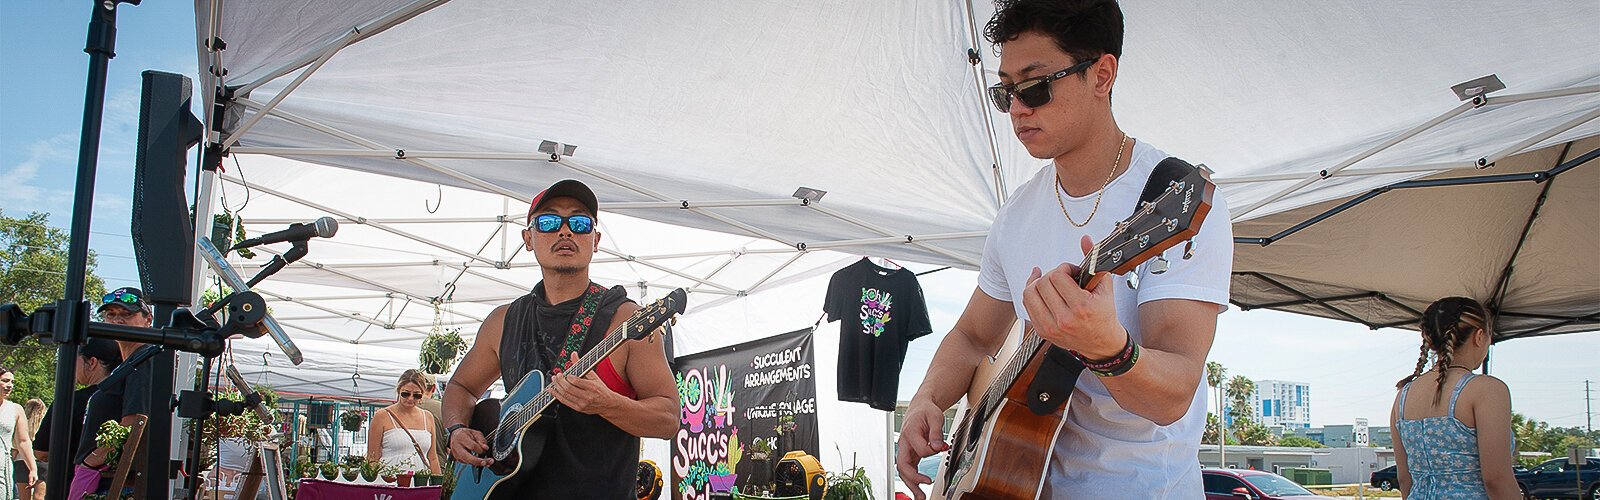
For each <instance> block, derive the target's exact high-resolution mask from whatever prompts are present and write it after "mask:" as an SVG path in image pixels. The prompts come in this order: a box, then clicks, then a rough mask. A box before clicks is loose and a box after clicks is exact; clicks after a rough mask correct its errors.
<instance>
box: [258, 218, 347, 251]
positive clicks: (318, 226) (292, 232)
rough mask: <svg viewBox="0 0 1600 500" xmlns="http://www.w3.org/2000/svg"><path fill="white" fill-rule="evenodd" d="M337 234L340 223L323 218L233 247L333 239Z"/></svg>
mask: <svg viewBox="0 0 1600 500" xmlns="http://www.w3.org/2000/svg"><path fill="white" fill-rule="evenodd" d="M337 232H339V221H336V220H333V217H323V218H321V219H317V220H315V221H312V222H311V223H310V224H301V223H299V222H296V223H294V224H290V225H289V229H285V230H282V231H277V232H272V233H267V234H263V235H261V236H257V237H255V238H250V239H248V240H244V241H241V242H239V244H237V245H234V246H233V250H238V249H241V248H250V247H253V246H256V245H269V244H273V243H282V242H285V241H305V240H309V239H311V237H313V236H317V237H322V238H332V237H333V234H334V233H337Z"/></svg>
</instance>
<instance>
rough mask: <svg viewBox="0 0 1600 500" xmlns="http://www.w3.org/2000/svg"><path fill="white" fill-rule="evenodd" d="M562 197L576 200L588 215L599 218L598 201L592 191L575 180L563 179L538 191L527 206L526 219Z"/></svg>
mask: <svg viewBox="0 0 1600 500" xmlns="http://www.w3.org/2000/svg"><path fill="white" fill-rule="evenodd" d="M563 196H567V197H571V198H573V199H575V200H578V203H582V204H583V207H584V208H587V209H589V215H593V216H595V217H599V216H600V201H599V200H598V199H596V198H595V197H594V191H593V190H590V189H589V186H587V185H585V184H584V183H583V182H582V181H579V180H577V179H563V180H560V181H556V183H555V184H551V185H550V187H547V188H545V189H544V191H540V192H539V194H538V195H537V196H534V197H533V203H529V204H528V218H529V219H532V218H533V214H534V213H535V212H538V211H539V209H540V208H541V207H543V206H544V204H545V203H547V202H549V201H550V200H554V199H556V198H560V197H563Z"/></svg>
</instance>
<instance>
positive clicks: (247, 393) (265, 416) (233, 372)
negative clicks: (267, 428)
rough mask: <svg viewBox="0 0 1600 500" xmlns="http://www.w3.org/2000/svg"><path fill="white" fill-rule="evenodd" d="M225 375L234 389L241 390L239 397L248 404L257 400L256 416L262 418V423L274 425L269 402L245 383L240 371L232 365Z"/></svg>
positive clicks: (225, 371)
mask: <svg viewBox="0 0 1600 500" xmlns="http://www.w3.org/2000/svg"><path fill="white" fill-rule="evenodd" d="M224 373H227V375H228V381H230V382H233V387H234V388H235V389H238V390H239V395H240V396H244V400H245V402H247V403H248V402H249V401H250V400H252V399H254V400H255V410H256V415H258V416H260V417H261V421H262V422H266V423H269V424H270V423H273V420H274V419H273V416H272V410H269V409H267V402H266V401H263V400H262V399H261V396H260V395H258V394H256V390H255V389H252V388H251V387H250V383H248V382H245V381H244V376H243V375H240V374H239V370H238V369H237V368H234V367H233V365H231V364H230V365H228V368H227V369H226V370H224Z"/></svg>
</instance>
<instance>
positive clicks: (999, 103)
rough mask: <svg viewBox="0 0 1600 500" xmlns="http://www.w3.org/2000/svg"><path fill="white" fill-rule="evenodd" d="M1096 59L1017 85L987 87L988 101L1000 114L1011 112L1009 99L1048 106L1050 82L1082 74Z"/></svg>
mask: <svg viewBox="0 0 1600 500" xmlns="http://www.w3.org/2000/svg"><path fill="white" fill-rule="evenodd" d="M1098 60H1099V59H1098V58H1094V59H1087V60H1085V61H1083V62H1080V63H1078V64H1074V65H1071V66H1068V67H1067V69H1064V70H1061V71H1057V72H1055V73H1051V74H1048V75H1044V76H1036V77H1033V78H1029V79H1027V80H1023V81H1020V82H1017V83H1013V84H1010V85H1006V84H1003V83H997V84H994V85H992V86H990V87H989V100H990V101H993V102H994V107H996V108H1000V112H1001V113H1009V112H1011V98H1012V97H1016V98H1017V101H1020V102H1021V103H1022V105H1023V106H1027V107H1030V108H1037V107H1039V106H1043V105H1046V104H1050V82H1054V81H1056V80H1060V79H1062V78H1066V77H1069V76H1072V75H1076V74H1078V73H1082V72H1084V71H1086V70H1088V69H1089V67H1090V66H1094V63H1095V61H1098Z"/></svg>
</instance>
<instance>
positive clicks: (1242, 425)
mask: <svg viewBox="0 0 1600 500" xmlns="http://www.w3.org/2000/svg"><path fill="white" fill-rule="evenodd" d="M1230 429H1231V430H1232V431H1233V437H1235V438H1238V439H1239V442H1240V443H1242V444H1245V445H1248V446H1272V445H1274V444H1277V442H1278V436H1274V435H1272V430H1270V429H1267V426H1265V425H1261V424H1259V423H1256V422H1255V421H1254V420H1250V418H1249V417H1243V418H1237V417H1236V418H1234V419H1233V425H1232V426H1230Z"/></svg>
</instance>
